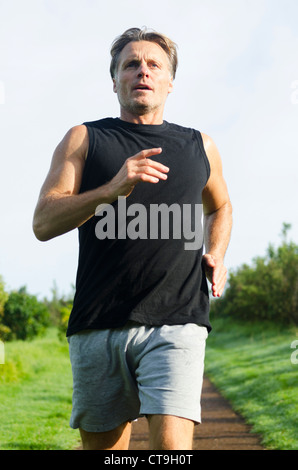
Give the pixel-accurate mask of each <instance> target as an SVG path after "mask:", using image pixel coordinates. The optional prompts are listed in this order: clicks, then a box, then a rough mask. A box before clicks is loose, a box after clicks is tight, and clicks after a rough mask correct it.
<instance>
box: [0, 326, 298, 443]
mask: <svg viewBox="0 0 298 470" xmlns="http://www.w3.org/2000/svg"><path fill="white" fill-rule="evenodd" d="M212 325H213V331H212V333H211V334H210V335H209V338H208V341H207V351H206V366H205V370H206V373H207V375H208V376H209V378H210V379H211V380H212V381H213V383H214V384H215V385H216V386H217V387H218V389H219V390H221V392H222V393H223V395H224V396H225V397H227V398H228V400H229V401H230V402H231V403H232V405H233V408H234V409H235V410H236V411H237V412H239V413H240V414H242V416H244V417H245V418H246V420H247V421H248V422H249V423H250V424H251V425H252V426H253V431H254V432H257V433H259V434H260V435H261V436H262V437H263V444H264V445H265V447H266V448H268V449H279V450H293V449H294V450H297V448H298V435H297V416H298V394H297V385H298V364H292V363H291V354H292V353H293V349H291V344H292V342H293V341H295V340H297V339H298V336H297V335H298V331H297V328H296V329H295V328H280V327H274V326H272V325H270V324H264V323H259V324H258V325H245V324H243V323H237V324H236V323H235V322H231V321H228V320H216V321H215V320H212ZM71 401H72V377H71V367H70V362H69V355H68V344H67V341H66V340H64V341H63V342H61V341H59V339H58V336H57V330H56V329H50V330H48V332H47V335H46V336H45V337H43V338H37V339H35V340H33V341H30V342H28V341H24V342H23V341H14V342H12V343H6V344H5V364H3V365H2V364H0V416H1V426H0V450H29V449H32V450H60V449H61V450H67V449H74V448H75V447H76V446H77V445H78V442H79V434H78V432H77V431H74V430H72V429H70V427H69V418H70V413H71Z"/></svg>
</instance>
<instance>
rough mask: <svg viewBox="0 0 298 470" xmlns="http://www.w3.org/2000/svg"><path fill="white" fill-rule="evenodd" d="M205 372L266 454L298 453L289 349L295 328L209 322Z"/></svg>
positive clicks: (296, 379) (295, 371)
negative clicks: (269, 451)
mask: <svg viewBox="0 0 298 470" xmlns="http://www.w3.org/2000/svg"><path fill="white" fill-rule="evenodd" d="M212 325H213V331H212V332H211V334H210V336H209V338H208V341H207V349H206V365H205V371H206V374H207V375H208V377H209V378H210V379H211V380H212V382H213V383H214V384H215V385H216V386H217V388H218V389H219V390H220V391H221V392H222V394H223V395H224V396H225V397H226V398H227V399H228V400H229V401H230V403H231V404H232V406H233V408H234V410H235V411H237V412H239V413H240V414H242V416H244V417H245V418H246V421H247V422H248V423H249V424H251V425H252V426H253V431H254V432H257V433H259V434H260V435H261V436H262V437H263V444H264V446H265V447H266V448H268V449H278V450H297V449H298V419H297V417H298V393H297V391H298V387H297V386H298V364H292V362H291V355H292V353H293V349H291V344H292V342H293V341H295V340H297V336H298V330H297V328H283V327H280V326H274V325H272V324H267V323H262V322H260V323H258V324H243V323H240V322H238V323H236V322H234V321H231V320H225V319H221V320H219V319H218V320H213V321H212Z"/></svg>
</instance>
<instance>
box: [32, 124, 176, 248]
mask: <svg viewBox="0 0 298 470" xmlns="http://www.w3.org/2000/svg"><path fill="white" fill-rule="evenodd" d="M88 144H89V142H88V131H87V128H86V126H76V127H74V128H72V129H70V131H69V132H68V133H67V134H66V136H65V137H64V139H63V140H62V141H61V143H60V144H59V145H58V147H57V148H56V150H55V152H54V155H53V159H52V164H51V168H50V170H49V173H48V176H47V178H46V180H45V182H44V184H43V186H42V189H41V191H40V195H39V200H38V202H37V206H36V209H35V212H34V217H33V231H34V233H35V235H36V237H37V238H38V239H39V240H41V241H46V240H49V239H51V238H54V237H57V236H59V235H62V234H63V233H66V232H69V231H70V230H73V229H74V228H77V227H79V226H80V225H82V224H83V223H85V222H86V221H87V220H89V219H90V218H91V217H93V216H94V214H95V210H96V207H97V206H98V205H100V204H104V203H106V204H110V203H112V202H113V201H115V200H117V197H118V196H121V195H123V196H128V195H129V194H130V193H131V191H132V190H133V188H134V187H135V185H136V184H137V183H138V182H139V181H144V182H150V183H157V182H158V181H159V179H166V178H167V176H166V173H167V172H168V170H169V169H168V168H167V167H165V166H164V165H162V164H161V163H158V162H155V161H152V160H150V158H149V157H150V156H153V155H157V154H160V153H161V151H162V149H149V150H143V151H141V152H139V153H138V154H136V155H134V156H132V157H129V158H128V159H127V160H126V161H125V163H124V165H123V166H122V168H121V169H120V170H119V172H118V173H117V174H116V175H115V177H114V178H113V179H112V180H111V181H110V182H108V183H107V184H105V185H103V186H100V187H98V188H96V189H93V190H90V191H86V192H84V193H79V190H80V186H81V181H82V175H83V171H84V166H85V161H86V156H87V152H88Z"/></svg>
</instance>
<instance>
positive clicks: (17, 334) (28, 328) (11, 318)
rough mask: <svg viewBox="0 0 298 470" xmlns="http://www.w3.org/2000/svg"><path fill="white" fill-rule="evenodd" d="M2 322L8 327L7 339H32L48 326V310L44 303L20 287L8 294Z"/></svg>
mask: <svg viewBox="0 0 298 470" xmlns="http://www.w3.org/2000/svg"><path fill="white" fill-rule="evenodd" d="M3 323H4V325H5V326H7V327H8V328H9V329H10V333H9V335H8V337H7V338H6V339H7V340H12V339H22V340H25V339H32V338H33V337H34V336H36V335H39V334H42V333H43V332H44V331H45V329H46V327H48V326H49V312H48V309H47V307H46V306H45V304H44V303H42V302H39V301H38V300H37V298H36V297H35V296H34V295H30V294H28V293H27V291H26V287H22V288H21V289H19V290H18V291H13V292H11V293H10V294H9V297H8V299H7V301H6V303H5V306H4V315H3Z"/></svg>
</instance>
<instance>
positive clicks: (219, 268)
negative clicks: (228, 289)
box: [203, 253, 227, 297]
mask: <svg viewBox="0 0 298 470" xmlns="http://www.w3.org/2000/svg"><path fill="white" fill-rule="evenodd" d="M203 263H204V268H205V273H206V277H207V279H208V281H209V282H210V283H211V290H212V295H213V297H221V295H222V293H223V290H224V287H225V284H226V282H227V268H226V267H225V266H224V264H223V261H222V260H220V259H217V258H216V257H215V256H213V255H210V254H208V253H207V254H205V255H204V256H203Z"/></svg>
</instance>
